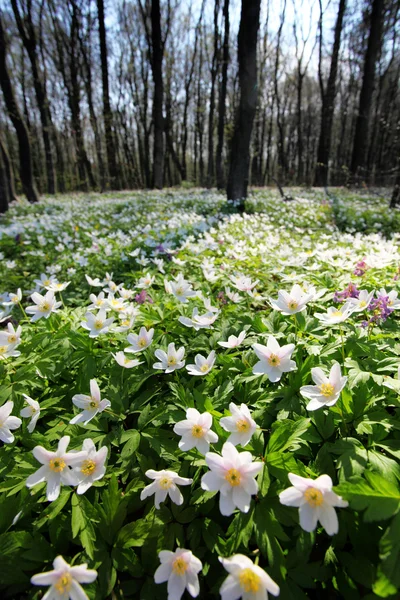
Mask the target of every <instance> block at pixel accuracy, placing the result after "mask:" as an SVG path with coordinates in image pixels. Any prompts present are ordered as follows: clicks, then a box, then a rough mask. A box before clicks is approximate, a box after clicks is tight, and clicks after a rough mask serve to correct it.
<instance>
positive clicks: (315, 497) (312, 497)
mask: <svg viewBox="0 0 400 600" xmlns="http://www.w3.org/2000/svg"><path fill="white" fill-rule="evenodd" d="M304 497H305V499H306V500H307V502H308V504H309V505H310V506H313V507H315V506H321V504H322V503H323V502H324V496H323V493H322V492H321V491H320V490H317V488H313V487H309V488H307V489H306V491H305V492H304Z"/></svg>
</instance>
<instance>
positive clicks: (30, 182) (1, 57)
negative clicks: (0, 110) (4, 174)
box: [0, 15, 39, 202]
mask: <svg viewBox="0 0 400 600" xmlns="http://www.w3.org/2000/svg"><path fill="white" fill-rule="evenodd" d="M6 49H7V48H6V40H5V35H4V30H3V22H2V19H1V15H0V83H1V88H2V90H3V95H4V101H5V104H6V107H7V112H8V116H9V117H10V119H11V121H12V124H13V126H14V129H15V133H16V134H17V138H18V145H19V163H20V178H21V182H22V187H23V190H24V194H25V195H26V197H27V199H28V200H29V202H38V200H39V195H38V192H37V189H36V185H35V182H34V179H33V170H32V150H31V143H30V140H29V135H28V131H27V128H26V125H25V123H24V121H23V119H22V116H21V113H20V111H19V108H18V105H17V102H16V99H15V95H14V90H13V88H12V84H11V80H10V76H9V73H8V69H7V65H6Z"/></svg>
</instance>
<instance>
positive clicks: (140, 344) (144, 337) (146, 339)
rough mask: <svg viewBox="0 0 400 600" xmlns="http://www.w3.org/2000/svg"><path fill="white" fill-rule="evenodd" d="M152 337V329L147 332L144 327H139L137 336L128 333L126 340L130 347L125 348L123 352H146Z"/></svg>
mask: <svg viewBox="0 0 400 600" xmlns="http://www.w3.org/2000/svg"><path fill="white" fill-rule="evenodd" d="M153 336H154V329H149V331H147V329H146V327H141V328H140V331H139V334H137V333H130V334H129V335H128V336H127V338H126V339H127V340H128V342H129V343H130V344H131V345H130V346H128V347H127V348H125V352H132V353H135V352H142V350H146V348H148V347H149V346H150V344H151V343H152V341H153Z"/></svg>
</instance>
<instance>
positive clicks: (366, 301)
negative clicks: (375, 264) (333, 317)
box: [348, 290, 374, 312]
mask: <svg viewBox="0 0 400 600" xmlns="http://www.w3.org/2000/svg"><path fill="white" fill-rule="evenodd" d="M373 295H374V292H369V293H368V291H367V290H360V294H359V296H358V298H349V299H348V302H349V303H350V304H351V305H352V308H353V310H352V312H362V311H363V310H366V309H367V308H368V306H369V305H370V303H371V300H372V298H373Z"/></svg>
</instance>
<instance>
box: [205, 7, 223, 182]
mask: <svg viewBox="0 0 400 600" xmlns="http://www.w3.org/2000/svg"><path fill="white" fill-rule="evenodd" d="M219 3H220V0H214V52H213V57H212V63H211V92H210V110H209V112H208V163H207V187H208V188H211V187H212V185H213V183H214V112H215V82H216V79H217V74H218V47H219V43H218V37H219V35H218V33H219V32H218V14H219Z"/></svg>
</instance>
